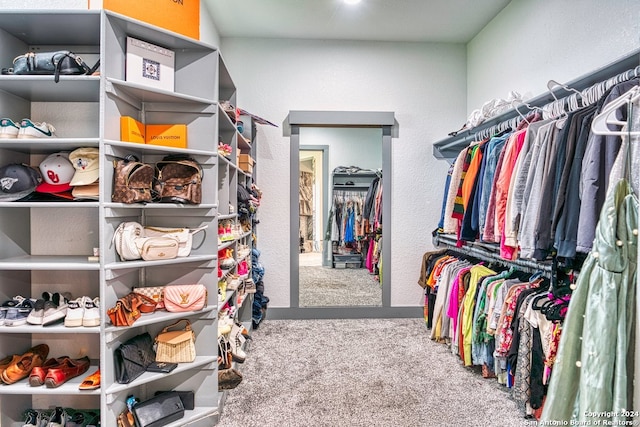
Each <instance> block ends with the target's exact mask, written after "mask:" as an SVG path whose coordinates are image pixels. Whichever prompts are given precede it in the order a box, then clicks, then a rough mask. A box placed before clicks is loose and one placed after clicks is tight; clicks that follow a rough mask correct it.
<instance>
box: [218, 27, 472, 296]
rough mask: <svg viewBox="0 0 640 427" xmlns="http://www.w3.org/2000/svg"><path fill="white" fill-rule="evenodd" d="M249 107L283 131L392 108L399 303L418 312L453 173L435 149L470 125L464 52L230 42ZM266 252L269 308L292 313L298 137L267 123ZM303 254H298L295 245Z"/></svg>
mask: <svg viewBox="0 0 640 427" xmlns="http://www.w3.org/2000/svg"><path fill="white" fill-rule="evenodd" d="M221 49H222V52H223V53H224V57H225V61H226V63H227V67H228V69H229V72H230V73H231V75H232V76H233V79H234V83H235V84H236V86H237V87H238V104H239V106H240V107H242V108H244V109H246V110H248V111H251V112H252V113H255V114H258V115H260V116H262V117H265V118H266V119H268V120H270V121H272V122H274V123H276V124H278V125H281V124H282V121H283V120H284V119H285V117H286V116H287V115H288V113H289V111H290V110H341V111H393V112H395V117H396V120H397V122H398V124H399V131H400V134H399V138H397V139H394V141H393V145H394V148H393V170H394V176H393V181H394V186H393V188H392V189H391V191H392V197H393V205H392V206H393V214H392V231H391V232H392V234H393V241H392V261H391V263H392V278H391V303H392V305H393V306H419V305H421V303H422V299H423V298H422V289H421V288H420V287H419V286H418V285H417V279H418V275H419V273H420V262H421V258H422V254H423V253H424V252H425V250H427V249H428V248H430V247H431V245H430V232H431V230H432V229H434V228H435V226H436V225H437V222H438V216H439V205H440V203H441V200H442V190H443V186H444V179H445V174H446V170H447V165H446V163H445V162H441V161H436V160H435V159H434V157H433V155H432V147H431V142H433V141H436V140H438V139H440V138H442V137H443V136H444V135H446V134H447V132H449V131H451V130H454V129H457V128H459V127H460V124H461V123H463V122H464V119H465V113H464V111H465V91H466V84H465V82H466V77H465V69H466V64H465V55H466V54H465V48H464V46H462V45H451V44H449V45H446V44H427V43H374V42H352V41H312V40H275V39H240V38H233V39H225V38H223V39H222V46H221ZM258 132H259V134H258V147H259V148H258V159H257V161H258V165H259V167H258V183H259V185H260V187H261V189H262V190H263V194H264V196H263V201H262V204H261V207H260V221H261V222H260V231H259V241H258V245H259V247H260V249H261V250H262V255H261V261H262V262H263V264H264V266H265V269H266V275H265V287H266V291H265V293H266V294H267V295H268V296H269V298H270V303H269V306H270V307H288V306H289V268H290V263H289V256H290V255H289V254H290V251H291V250H292V249H291V248H290V247H289V215H290V206H289V186H290V182H291V181H290V176H289V175H290V174H289V163H290V159H289V139H288V138H286V137H284V136H282V129H281V128H273V127H266V126H259V129H258ZM294 249H295V248H294Z"/></svg>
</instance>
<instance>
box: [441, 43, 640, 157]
mask: <svg viewBox="0 0 640 427" xmlns="http://www.w3.org/2000/svg"><path fill="white" fill-rule="evenodd" d="M639 56H640V49H635V50H633V51H631V52H629V53H627V54H626V55H625V56H623V57H621V58H619V59H617V60H615V61H613V62H611V63H609V64H607V65H605V66H604V67H601V68H599V69H596V70H594V71H592V72H590V73H588V74H586V75H583V76H581V77H579V78H577V79H575V80H572V81H570V82H567V83H565V86H568V87H571V88H573V89H576V90H578V91H586V90H587V89H588V88H590V87H593V86H597V85H598V84H600V83H602V82H604V81H607V80H609V79H611V78H613V77H615V76H616V75H620V74H625V73H627V75H629V73H633V72H634V70H635V69H636V68H637V67H638V58H639ZM558 92H559V93H560V94H561V95H560V97H561V98H567V97H569V96H570V95H572V94H573V92H571V91H567V90H565V89H564V88H562V87H559V90H558ZM552 95H553V93H552V92H551V91H550V90H549V91H547V92H544V93H542V94H541V95H539V96H537V97H535V98H532V99H530V100H528V101H527V102H528V103H529V104H530V105H532V106H537V107H541V106H543V105H547V104H549V103H552V102H554V101H555V99H554V97H553V96H552ZM515 117H519V115H518V113H517V112H516V110H515V109H513V108H512V109H509V110H507V111H505V112H504V113H502V114H500V115H499V116H496V117H493V118H491V119H488V120H486V121H485V122H483V123H482V124H480V125H478V126H476V127H475V128H473V129H466V130H464V131H462V132H459V133H458V134H457V135H455V136H451V137H448V138H445V139H443V140H440V141H437V142H435V143H434V144H433V154H434V156H435V157H436V158H440V159H451V157H452V155H453V152H455V151H457V152H459V151H460V150H459V149H458V147H459V148H460V149H462V147H465V146H468V145H469V143H470V142H472V141H474V140H477V139H476V138H475V136H476V134H477V133H479V132H481V131H483V130H484V129H487V128H490V127H492V126H496V125H498V124H500V123H503V122H508V121H510V120H512V119H513V118H515ZM447 154H449V155H448V156H447ZM453 157H454V158H455V156H453Z"/></svg>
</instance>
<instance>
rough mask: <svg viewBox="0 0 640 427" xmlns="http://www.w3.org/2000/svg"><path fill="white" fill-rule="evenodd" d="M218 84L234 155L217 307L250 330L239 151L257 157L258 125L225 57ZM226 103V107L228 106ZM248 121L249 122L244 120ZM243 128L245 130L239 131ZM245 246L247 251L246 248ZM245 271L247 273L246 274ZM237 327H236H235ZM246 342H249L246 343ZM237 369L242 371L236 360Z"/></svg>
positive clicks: (225, 189) (223, 191) (222, 135)
mask: <svg viewBox="0 0 640 427" xmlns="http://www.w3.org/2000/svg"><path fill="white" fill-rule="evenodd" d="M218 70H219V72H218V76H219V80H218V84H219V88H218V89H219V95H218V96H219V98H218V100H219V108H220V110H219V114H218V138H219V143H221V144H227V145H229V146H231V154H229V155H224V154H223V153H222V152H219V153H218V165H219V167H218V201H219V203H218V226H219V227H220V228H219V230H220V231H219V239H220V240H219V247H218V249H219V252H218V258H219V259H221V257H222V256H223V255H222V254H223V253H224V252H225V251H227V250H228V251H230V253H231V254H232V258H233V267H230V268H221V270H220V271H221V274H220V277H219V278H218V279H219V280H218V283H219V285H220V286H221V291H223V292H224V294H223V295H222V297H221V299H220V300H219V303H218V310H219V312H220V313H221V315H224V313H225V312H226V311H227V309H229V310H230V311H231V312H232V314H231V318H232V320H233V321H234V322H238V323H242V325H243V326H244V327H245V328H246V329H247V330H248V331H251V310H252V304H253V294H251V293H246V292H245V290H244V285H243V281H244V278H250V277H251V250H252V249H253V247H254V245H253V243H254V241H253V229H252V224H251V223H250V222H249V227H245V228H243V227H242V224H241V221H240V218H241V217H242V215H241V214H240V213H239V205H238V191H237V190H238V186H240V185H244V186H246V185H249V187H250V185H251V182H252V178H253V173H251V172H245V171H244V170H242V169H241V167H240V165H239V158H240V154H241V153H244V154H251V155H252V156H253V157H255V141H254V140H255V138H253V137H248V135H247V132H248V134H249V135H251V134H252V133H253V136H255V125H254V124H253V122H252V121H250V120H249V118H245V117H244V116H242V117H238V116H237V115H236V114H235V111H234V110H235V109H236V108H237V103H236V102H237V99H236V95H237V94H236V86H235V84H234V82H233V79H232V78H231V75H230V74H229V71H228V69H227V67H226V65H225V63H224V60H223V58H222V56H219V62H218ZM225 105H226V109H225V107H224V106H225ZM238 120H242V121H243V125H244V128H243V129H239V128H238ZM245 120H247V121H245ZM247 129H249V131H247ZM240 130H242V131H243V132H240ZM228 226H230V227H231V231H232V234H233V237H231V238H230V237H228V236H227V231H225V229H227V228H228ZM243 249H244V251H243ZM243 252H244V254H243ZM242 263H245V264H246V266H247V268H246V269H243V268H242V267H241V264H242ZM243 273H244V275H243ZM234 277H235V278H236V279H235V280H239V282H240V285H239V287H238V288H237V289H228V288H226V286H224V285H223V282H225V283H229V282H231V281H232V280H234ZM234 330H235V329H234ZM245 345H246V343H245ZM233 366H234V368H236V369H239V370H241V366H238V364H236V363H235V362H234V365H233ZM226 396H227V392H226V391H221V392H219V393H218V399H217V401H218V406H219V410H220V412H222V410H223V407H224V402H225V400H226Z"/></svg>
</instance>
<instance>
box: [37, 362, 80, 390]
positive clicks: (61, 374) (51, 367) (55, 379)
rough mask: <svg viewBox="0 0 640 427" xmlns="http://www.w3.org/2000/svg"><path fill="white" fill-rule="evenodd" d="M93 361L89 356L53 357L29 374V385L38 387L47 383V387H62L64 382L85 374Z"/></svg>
mask: <svg viewBox="0 0 640 427" xmlns="http://www.w3.org/2000/svg"><path fill="white" fill-rule="evenodd" d="M90 365H91V361H90V360H89V358H88V357H86V356H85V357H82V358H80V359H72V358H70V357H68V356H62V357H59V358H51V359H48V360H47V361H46V362H44V363H43V364H42V365H41V366H36V367H34V368H33V369H32V371H31V373H30V374H29V385H31V386H32V387H38V386H41V385H43V384H44V385H46V386H47V388H56V387H60V386H61V385H62V384H64V383H66V382H67V381H69V380H70V379H71V378H75V377H77V376H79V375H82V374H84V373H85V372H87V371H88V370H89V366H90Z"/></svg>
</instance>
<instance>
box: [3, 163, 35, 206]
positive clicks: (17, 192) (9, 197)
mask: <svg viewBox="0 0 640 427" xmlns="http://www.w3.org/2000/svg"><path fill="white" fill-rule="evenodd" d="M41 181H42V177H41V176H40V174H39V173H38V171H37V170H35V169H34V168H32V167H30V166H27V165H25V164H20V163H10V164H8V165H5V166H3V167H1V168H0V202H13V201H15V200H19V199H22V198H23V197H25V196H28V195H29V194H31V193H33V192H34V191H35V189H36V187H37V186H38V184H40V182H41Z"/></svg>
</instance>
